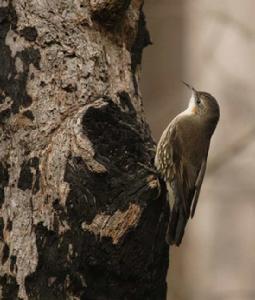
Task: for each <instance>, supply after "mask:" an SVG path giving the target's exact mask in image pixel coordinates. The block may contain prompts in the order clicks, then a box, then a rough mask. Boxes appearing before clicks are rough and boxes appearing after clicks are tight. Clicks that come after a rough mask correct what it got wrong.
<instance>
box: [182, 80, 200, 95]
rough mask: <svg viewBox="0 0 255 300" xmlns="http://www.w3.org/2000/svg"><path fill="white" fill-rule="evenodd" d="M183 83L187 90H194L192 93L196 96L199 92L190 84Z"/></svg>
mask: <svg viewBox="0 0 255 300" xmlns="http://www.w3.org/2000/svg"><path fill="white" fill-rule="evenodd" d="M182 83H183V84H184V85H186V87H187V88H189V89H190V90H192V92H193V93H194V94H196V93H197V90H196V89H195V88H194V87H193V86H191V85H190V84H188V83H187V82H185V81H182Z"/></svg>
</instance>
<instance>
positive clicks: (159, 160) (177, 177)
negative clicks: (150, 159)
mask: <svg viewBox="0 0 255 300" xmlns="http://www.w3.org/2000/svg"><path fill="white" fill-rule="evenodd" d="M177 131H178V127H177V122H174V121H173V122H171V123H170V125H169V126H168V127H167V128H166V130H165V131H164V133H163V134H162V137H161V139H160V141H159V143H158V149H157V155H156V159H155V165H156V167H157V169H158V170H159V171H160V173H161V174H162V175H163V177H164V179H165V181H166V182H168V183H169V185H168V186H171V188H172V191H173V194H174V198H175V199H174V203H175V207H178V208H181V207H182V208H183V209H184V212H185V214H186V215H187V216H188V215H189V206H190V203H188V201H187V199H186V198H187V197H186V195H187V194H188V193H189V191H188V190H187V189H188V181H189V178H188V177H187V175H188V174H187V171H186V169H185V165H184V162H183V161H182V156H183V155H182V148H181V143H180V140H179V138H180V137H179V135H178V132H177Z"/></svg>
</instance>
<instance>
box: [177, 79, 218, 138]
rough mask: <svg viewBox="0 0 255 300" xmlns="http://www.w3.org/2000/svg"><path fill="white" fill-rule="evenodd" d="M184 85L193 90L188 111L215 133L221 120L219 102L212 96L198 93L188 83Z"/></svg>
mask: <svg viewBox="0 0 255 300" xmlns="http://www.w3.org/2000/svg"><path fill="white" fill-rule="evenodd" d="M183 83H184V84H185V85H186V86H187V87H188V88H189V89H191V90H192V95H191V98H190V101H189V106H188V111H189V112H190V113H192V114H194V115H195V116H197V117H198V118H199V119H200V120H201V121H203V122H205V123H206V125H208V126H209V127H210V128H212V133H213V131H214V129H215V127H216V125H217V123H218V121H219V118H220V108H219V104H218V102H217V101H216V99H215V98H214V97H213V96H212V95H211V94H209V93H206V92H201V91H197V90H196V89H195V88H194V87H192V86H190V85H189V84H187V83H186V82H183Z"/></svg>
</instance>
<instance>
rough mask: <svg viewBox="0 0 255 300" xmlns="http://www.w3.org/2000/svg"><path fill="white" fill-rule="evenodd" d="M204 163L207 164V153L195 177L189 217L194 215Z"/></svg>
mask: <svg viewBox="0 0 255 300" xmlns="http://www.w3.org/2000/svg"><path fill="white" fill-rule="evenodd" d="M206 164H207V155H206V157H205V158H204V160H203V161H202V164H201V168H200V171H199V173H198V176H197V179H196V184H195V194H194V197H193V200H192V208H191V214H190V217H191V218H193V217H194V215H195V211H196V207H197V202H198V198H199V194H200V190H201V186H202V182H203V180H204V176H205V171H206Z"/></svg>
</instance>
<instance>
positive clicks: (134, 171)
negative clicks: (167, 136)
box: [0, 0, 168, 300]
mask: <svg viewBox="0 0 255 300" xmlns="http://www.w3.org/2000/svg"><path fill="white" fill-rule="evenodd" d="M149 42H150V41H149V35H148V32H147V30H146V28H145V20H144V16H143V13H142V1H141V0H132V1H130V0H90V1H88V0H87V1H85V0H83V1H82V0H72V1H71V0H58V1H56V0H51V1H47V0H13V1H11V0H0V136H1V143H0V206H1V211H0V227H1V231H0V234H1V235H0V256H1V257H0V259H1V266H0V286H1V289H0V298H1V299H8V300H9V299H17V298H18V297H19V298H20V299H86V300H89V299H91V300H97V299H110V300H114V299H116V300H119V299H128V300H129V299H132V300H133V299H153V300H155V299H165V297H166V282H165V277H166V272H167V268H168V246H167V245H166V244H165V231H166V222H167V218H168V216H167V211H168V210H167V209H166V205H167V204H166V201H165V198H164V195H165V189H164V185H162V184H161V183H160V181H159V179H158V178H157V176H156V175H155V174H154V173H153V172H152V171H150V169H149V168H146V166H147V167H150V168H153V158H154V154H155V153H154V152H155V145H154V143H153V140H152V138H151V135H150V131H149V128H148V126H147V124H146V122H145V120H144V116H143V107H142V102H141V95H140V92H139V85H138V83H139V74H140V63H141V54H142V49H143V48H144V46H146V45H147V44H148V43H149ZM162 190H163V192H162Z"/></svg>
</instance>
